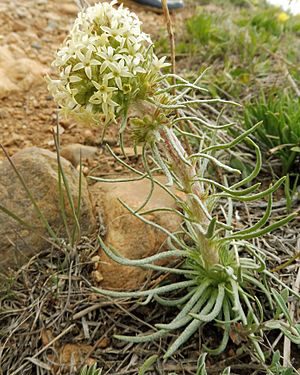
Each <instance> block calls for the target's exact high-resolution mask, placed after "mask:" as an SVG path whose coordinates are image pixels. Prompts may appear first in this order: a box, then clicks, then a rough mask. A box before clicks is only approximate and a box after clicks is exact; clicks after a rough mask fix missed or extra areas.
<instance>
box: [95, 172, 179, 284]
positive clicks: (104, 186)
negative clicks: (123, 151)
mask: <svg viewBox="0 0 300 375" xmlns="http://www.w3.org/2000/svg"><path fill="white" fill-rule="evenodd" d="M118 177H119V176H118ZM127 177H128V176H127ZM161 181H164V179H163V180H161ZM150 187H151V185H150V182H149V180H146V179H145V180H141V181H134V182H124V183H102V182H98V183H96V184H95V185H93V186H92V187H91V188H90V191H91V194H92V196H93V199H94V201H95V203H96V205H97V206H98V207H101V210H102V212H103V218H104V225H105V226H106V236H105V243H106V244H107V245H109V246H112V247H113V248H114V249H115V250H116V251H117V252H118V253H119V254H121V255H123V256H124V257H126V258H129V259H142V258H145V257H148V256H151V255H153V254H156V253H158V252H160V251H162V250H166V249H167V247H166V246H165V241H166V237H167V236H166V234H164V233H163V232H161V231H160V230H158V229H155V228H154V227H153V226H151V225H149V224H146V223H144V222H142V221H141V220H140V219H138V218H136V217H135V216H133V215H132V214H131V213H130V212H129V211H128V210H127V209H126V208H125V207H124V206H123V205H122V204H121V203H120V201H119V200H118V199H121V200H122V201H124V202H125V203H126V204H128V205H129V206H130V207H131V208H133V209H137V208H139V207H140V206H141V205H142V204H143V203H144V202H145V200H146V198H147V196H148V194H149V191H150ZM161 207H168V208H175V202H174V200H173V198H172V197H171V196H170V195H168V194H167V193H166V192H165V191H164V190H163V189H161V188H160V187H158V186H155V189H154V192H153V195H152V198H151V199H150V201H149V202H148V203H147V205H146V206H145V207H144V208H143V209H142V210H143V211H144V210H151V209H154V208H161ZM145 217H146V218H147V219H148V220H151V221H153V222H155V223H157V224H159V225H161V226H162V227H164V228H166V229H168V230H169V231H170V232H174V231H176V230H178V228H179V226H180V223H181V220H180V218H179V217H178V215H176V214H173V213H170V212H160V211H159V212H154V213H151V214H148V215H146V216H145ZM100 256H101V261H100V262H99V265H98V270H99V271H100V273H101V275H102V277H103V280H102V281H101V283H100V285H101V287H104V288H108V289H118V290H130V289H136V288H140V287H141V286H142V284H143V282H144V281H145V280H146V278H147V277H148V276H149V275H150V271H147V270H145V269H141V268H137V267H126V266H123V265H120V264H118V263H116V262H114V261H112V260H111V259H110V258H109V257H107V256H106V255H105V254H104V252H103V251H101V254H100Z"/></svg>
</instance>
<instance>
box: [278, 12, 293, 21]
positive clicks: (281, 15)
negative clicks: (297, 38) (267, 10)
mask: <svg viewBox="0 0 300 375" xmlns="http://www.w3.org/2000/svg"><path fill="white" fill-rule="evenodd" d="M289 18H290V16H289V15H288V14H287V13H285V12H280V13H279V14H278V16H277V20H278V21H279V22H281V23H285V22H286V21H287V20H288V19H289Z"/></svg>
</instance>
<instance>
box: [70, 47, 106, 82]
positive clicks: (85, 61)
mask: <svg viewBox="0 0 300 375" xmlns="http://www.w3.org/2000/svg"><path fill="white" fill-rule="evenodd" d="M92 53H93V49H92V48H89V49H88V51H87V53H86V54H83V53H82V52H81V51H77V53H76V56H77V57H78V58H79V60H80V62H78V63H77V64H76V65H75V66H73V71H76V70H80V69H84V71H85V74H86V75H87V76H88V78H89V79H92V66H97V65H101V62H100V61H98V60H96V59H92V58H91V56H92Z"/></svg>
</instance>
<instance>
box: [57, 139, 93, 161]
mask: <svg viewBox="0 0 300 375" xmlns="http://www.w3.org/2000/svg"><path fill="white" fill-rule="evenodd" d="M98 151H99V149H98V148H97V147H93V146H85V145H81V144H79V143H74V144H71V145H67V146H64V147H62V148H61V152H60V154H61V156H63V157H64V158H65V159H67V160H69V161H70V162H71V163H72V164H73V166H74V167H77V166H78V165H79V164H80V157H81V162H82V164H84V163H86V162H87V163H90V162H91V161H93V160H94V159H95V158H96V156H97V153H98Z"/></svg>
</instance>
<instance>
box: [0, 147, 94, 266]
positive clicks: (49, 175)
mask: <svg viewBox="0 0 300 375" xmlns="http://www.w3.org/2000/svg"><path fill="white" fill-rule="evenodd" d="M12 161H13V163H14V165H15V166H16V168H17V170H18V171H19V173H20V174H21V175H22V177H23V179H24V181H25V183H26V185H27V187H28V189H29V190H30V192H31V194H32V196H33V197H34V199H35V201H36V204H37V205H38V207H39V209H40V210H41V212H42V213H43V215H44V216H45V218H46V219H47V221H48V223H49V225H50V226H51V228H52V229H53V230H54V231H55V232H57V233H59V235H62V236H65V229H64V225H63V220H62V216H61V210H60V206H59V189H58V173H57V159H56V154H55V153H53V152H50V151H47V150H43V149H40V148H36V147H32V148H28V149H25V150H23V151H20V152H18V153H16V154H15V155H14V156H13V157H12ZM62 166H63V169H64V172H65V175H66V178H67V180H68V185H69V187H70V191H71V194H72V197H73V200H74V203H75V206H76V207H77V202H78V186H79V174H78V172H77V171H76V169H75V168H74V167H73V166H72V165H71V164H70V163H69V162H68V161H67V160H65V159H63V158H62ZM81 195H82V197H81V209H80V213H81V214H80V218H79V222H80V224H81V234H83V235H87V234H88V233H90V232H91V231H93V230H94V229H95V225H96V222H95V217H94V214H93V207H92V203H91V200H90V196H89V192H88V189H87V183H86V181H85V179H84V178H83V179H82V192H81ZM64 198H65V201H66V202H67V196H66V191H65V190H64ZM0 204H1V205H2V206H4V207H5V208H6V209H8V210H10V211H11V212H13V213H14V214H15V215H17V216H18V217H19V218H21V219H22V220H23V221H25V222H26V223H28V224H30V225H32V226H33V227H36V228H35V229H32V230H31V229H28V228H26V227H24V226H22V225H21V224H20V223H19V222H17V221H16V220H14V219H13V218H11V217H9V216H8V215H7V214H5V213H4V212H3V211H1V210H0V256H1V259H0V267H1V268H2V269H3V268H6V267H7V266H13V265H15V264H16V262H17V264H19V265H20V264H22V263H24V261H26V259H28V258H29V257H31V256H32V255H34V254H37V253H38V252H40V251H41V250H42V249H45V248H46V247H47V246H49V243H48V242H47V241H46V239H45V238H49V233H48V232H47V230H46V228H45V226H44V225H43V224H42V222H41V220H40V219H39V218H38V215H37V213H36V210H35V209H34V206H33V204H32V203H31V201H30V198H29V196H28V194H27V193H26V191H25V189H24V187H23V186H22V184H21V182H20V180H19V179H18V177H17V175H16V173H15V171H14V170H13V168H12V167H11V165H10V163H9V161H8V160H5V161H3V162H1V163H0ZM66 217H67V221H68V222H69V225H70V226H72V225H74V221H73V216H72V213H71V208H70V205H68V204H66Z"/></svg>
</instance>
